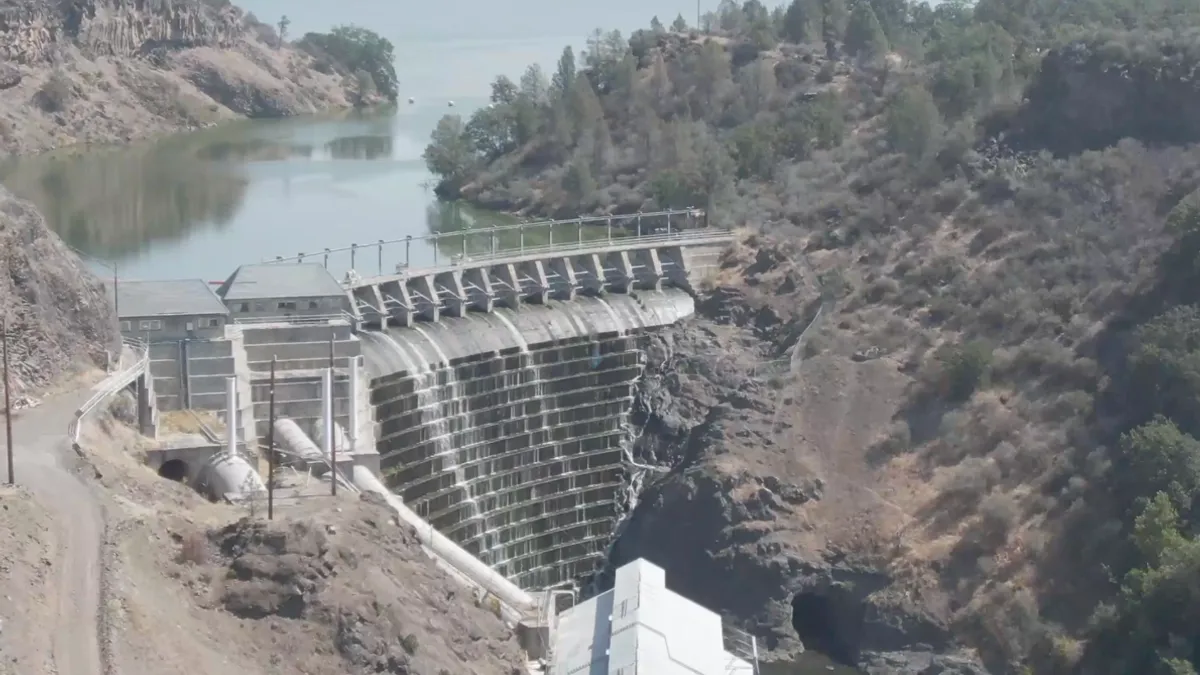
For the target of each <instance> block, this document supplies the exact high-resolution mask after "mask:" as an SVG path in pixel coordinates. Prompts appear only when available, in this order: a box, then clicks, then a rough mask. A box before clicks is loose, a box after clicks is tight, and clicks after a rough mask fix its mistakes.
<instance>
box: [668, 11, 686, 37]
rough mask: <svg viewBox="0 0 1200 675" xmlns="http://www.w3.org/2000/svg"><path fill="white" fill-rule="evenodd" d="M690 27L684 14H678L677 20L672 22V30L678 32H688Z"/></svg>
mask: <svg viewBox="0 0 1200 675" xmlns="http://www.w3.org/2000/svg"><path fill="white" fill-rule="evenodd" d="M687 29H688V24H687V21H686V20H684V18H683V15H682V14H677V15H676V16H675V20H674V21H672V22H671V30H673V31H675V32H676V33H686V32H687Z"/></svg>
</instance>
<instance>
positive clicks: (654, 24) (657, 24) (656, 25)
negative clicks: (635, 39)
mask: <svg viewBox="0 0 1200 675" xmlns="http://www.w3.org/2000/svg"><path fill="white" fill-rule="evenodd" d="M650 30H651V31H653V32H654V33H655V34H657V35H661V34H663V33H665V32H667V29H666V27H664V26H663V24H662V22H661V21H659V20H658V17H657V16H654V17H651V18H650Z"/></svg>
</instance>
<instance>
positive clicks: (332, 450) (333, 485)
mask: <svg viewBox="0 0 1200 675" xmlns="http://www.w3.org/2000/svg"><path fill="white" fill-rule="evenodd" d="M333 373H334V370H333V336H330V337H329V400H328V401H327V402H326V403H325V405H327V406H329V422H328V427H329V428H328V429H326V430H325V437H326V438H328V439H329V486H330V487H329V491H330V494H332V495H333V496H334V497H336V496H337V481H338V472H337V434H335V433H333V430H334V429H335V428H336V427H334V425H333Z"/></svg>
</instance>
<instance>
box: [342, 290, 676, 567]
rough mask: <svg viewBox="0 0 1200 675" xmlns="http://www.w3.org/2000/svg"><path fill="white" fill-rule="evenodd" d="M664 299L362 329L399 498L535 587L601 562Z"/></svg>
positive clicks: (672, 311)
mask: <svg viewBox="0 0 1200 675" xmlns="http://www.w3.org/2000/svg"><path fill="white" fill-rule="evenodd" d="M693 311H694V305H693V301H692V298H691V296H689V295H688V294H687V293H685V292H683V291H680V290H674V289H667V290H661V291H644V292H637V293H631V294H608V295H604V296H601V297H577V298H576V299H574V300H572V301H569V302H547V303H546V304H544V305H534V304H530V305H524V306H522V307H521V308H520V310H517V311H514V310H511V309H506V308H497V309H496V310H494V311H493V312H490V313H470V314H467V315H465V316H462V317H451V318H443V319H442V320H440V321H438V322H420V323H416V324H414V325H413V326H411V327H397V328H389V329H387V330H385V331H364V332H362V333H360V337H361V339H362V349H363V354H364V356H365V361H366V367H367V374H368V376H369V377H370V378H371V403H372V405H373V407H374V413H375V422H376V441H377V447H378V449H379V453H380V468H381V471H382V473H383V475H384V478H385V482H386V483H387V484H388V486H389V487H390V488H391V489H392V490H394V491H396V493H397V494H399V495H400V496H401V497H402V498H403V499H404V501H405V502H406V503H407V504H408V505H409V506H410V507H411V508H412V509H413V510H415V511H416V512H417V513H418V514H420V515H421V516H422V517H424V518H425V519H426V520H427V521H428V522H429V523H430V525H431V526H433V527H435V528H437V530H438V531H439V532H441V533H442V534H444V535H445V536H447V537H449V538H450V539H451V540H453V541H455V542H457V543H458V544H459V545H460V546H462V547H463V548H464V549H466V550H467V551H468V552H470V553H472V554H473V555H476V556H477V557H478V558H479V559H480V560H481V561H482V562H484V563H485V564H488V565H490V566H491V567H492V568H493V569H495V570H496V571H497V572H499V573H500V574H502V575H504V576H506V577H508V578H509V579H512V580H513V582H514V583H516V584H517V585H518V586H520V587H522V588H526V589H533V588H545V587H548V586H551V585H554V584H557V583H560V582H563V581H568V580H572V579H576V578H578V577H580V576H582V575H586V574H590V573H591V572H593V571H595V570H596V569H597V567H598V566H599V565H600V564H602V562H603V559H604V556H605V554H606V552H607V547H608V544H609V540H610V539H611V537H612V535H613V533H614V529H615V527H616V524H617V522H618V521H619V519H620V518H621V516H622V513H623V506H624V505H625V503H626V502H627V499H628V492H629V489H630V487H629V486H630V474H629V471H628V470H627V467H626V464H625V462H624V459H625V455H626V452H627V450H626V447H627V446H628V444H629V443H630V442H631V441H632V436H631V431H630V428H629V426H628V423H627V418H628V414H629V412H630V409H631V407H632V403H633V399H634V394H635V387H636V386H637V381H638V378H639V377H640V376H641V373H642V368H643V357H642V351H641V345H642V342H641V338H642V336H643V335H645V333H646V331H647V330H652V329H656V328H659V327H663V326H667V325H670V324H673V323H675V322H677V321H679V320H680V319H682V318H684V317H686V316H688V315H690V314H692V312H693Z"/></svg>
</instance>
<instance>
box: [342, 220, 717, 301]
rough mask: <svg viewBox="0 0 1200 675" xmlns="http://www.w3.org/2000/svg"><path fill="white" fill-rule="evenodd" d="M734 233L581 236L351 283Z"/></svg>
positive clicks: (699, 240) (696, 239) (702, 231)
mask: <svg viewBox="0 0 1200 675" xmlns="http://www.w3.org/2000/svg"><path fill="white" fill-rule="evenodd" d="M733 237H734V233H733V231H732V230H726V229H716V228H713V229H704V230H684V231H682V232H673V233H670V234H647V235H642V236H641V237H622V238H621V239H592V240H588V239H585V240H583V241H572V242H571V243H569V244H544V245H541V246H525V247H522V248H512V249H505V250H503V251H498V252H496V253H484V254H481V255H478V256H471V257H469V258H464V259H462V260H458V261H456V262H453V263H450V264H447V265H437V266H434V267H424V268H416V269H412V268H410V269H405V270H404V271H403V272H399V273H396V274H382V275H375V276H371V277H361V278H359V279H356V280H355V281H354V282H352V284H351V286H352V287H354V288H359V287H362V286H370V285H373V284H377V283H379V282H380V281H385V280H393V279H409V278H412V277H420V276H429V275H430V274H439V273H441V272H448V271H452V270H458V269H464V268H471V267H474V266H476V265H477V264H479V265H486V264H490V263H495V262H496V261H498V260H516V259H520V258H526V257H534V258H537V257H546V256H553V255H560V254H564V253H586V252H588V251H598V250H603V249H608V248H620V249H632V248H638V247H642V246H644V247H647V248H652V247H655V246H661V245H662V244H669V243H674V242H687V243H696V242H703V241H709V240H711V241H714V242H721V241H726V240H728V239H732V238H733Z"/></svg>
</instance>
